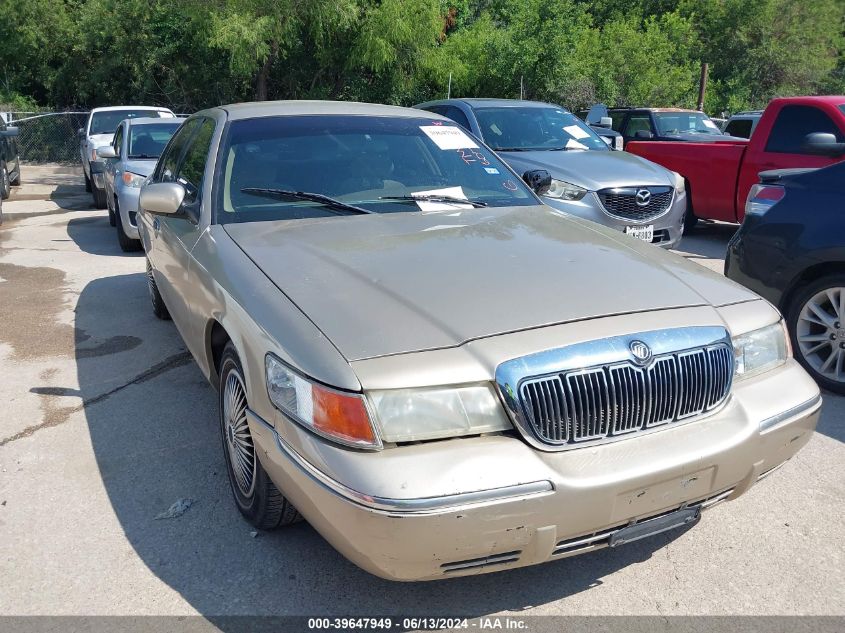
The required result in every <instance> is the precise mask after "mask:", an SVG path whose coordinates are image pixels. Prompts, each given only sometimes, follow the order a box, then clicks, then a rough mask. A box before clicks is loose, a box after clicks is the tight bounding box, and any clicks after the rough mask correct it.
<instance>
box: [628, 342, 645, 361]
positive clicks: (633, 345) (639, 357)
mask: <svg viewBox="0 0 845 633" xmlns="http://www.w3.org/2000/svg"><path fill="white" fill-rule="evenodd" d="M628 349H630V350H631V354H632V355H633V356H634V362H636V363H637V365H645V364H646V363H648V361H650V360H651V348H650V347H649V346H648V345H646V344H645V343H643V342H642V341H631V342H630V344H629V345H628Z"/></svg>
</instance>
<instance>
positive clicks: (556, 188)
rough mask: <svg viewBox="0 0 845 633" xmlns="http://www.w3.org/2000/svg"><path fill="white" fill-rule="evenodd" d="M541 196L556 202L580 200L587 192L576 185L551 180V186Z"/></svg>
mask: <svg viewBox="0 0 845 633" xmlns="http://www.w3.org/2000/svg"><path fill="white" fill-rule="evenodd" d="M543 195H544V196H547V197H549V198H557V199H558V200H580V199H581V198H583V197H584V196H585V195H587V190H586V189H584V188H583V187H579V186H578V185H573V184H572V183H569V182H564V181H563V180H555V179H554V178H552V186H551V187H549V190H548V191H547V192H546V193H544V194H543Z"/></svg>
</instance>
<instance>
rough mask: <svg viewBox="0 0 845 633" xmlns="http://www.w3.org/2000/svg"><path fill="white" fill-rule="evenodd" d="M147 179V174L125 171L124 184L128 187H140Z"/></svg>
mask: <svg viewBox="0 0 845 633" xmlns="http://www.w3.org/2000/svg"><path fill="white" fill-rule="evenodd" d="M146 179H147V177H146V176H141V175H140V174H133V173H132V172H131V171H125V172H123V184H124V185H126V186H127V187H140V186H141V185H143V184H144V181H145V180H146Z"/></svg>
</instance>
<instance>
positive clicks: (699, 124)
mask: <svg viewBox="0 0 845 633" xmlns="http://www.w3.org/2000/svg"><path fill="white" fill-rule="evenodd" d="M654 118H655V119H656V120H657V132H658V134H660V135H661V136H662V135H671V134H717V135H720V136H721V134H722V131H721V130H720V129H719V126H718V125H716V124H715V123H714V122H713V121H711V120H710V117H708V116H707V115H706V114H703V113H701V112H655V113H654Z"/></svg>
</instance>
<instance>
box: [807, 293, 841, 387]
mask: <svg viewBox="0 0 845 633" xmlns="http://www.w3.org/2000/svg"><path fill="white" fill-rule="evenodd" d="M795 334H796V339H797V340H798V349H799V351H800V352H801V355H802V356H803V357H804V359H805V360H806V361H807V363H808V364H809V365H810V367H812V368H813V369H814V370H816V371H817V372H818V373H819V374H821V375H822V376H824V377H825V378H828V379H829V380H834V381H836V382H843V381H845V288H827V289H826V290H822V291H821V292H819V293H818V294H816V295H814V296H813V297H812V298H811V299H810V300H809V301H808V302H807V303H806V304H804V307H803V308H802V309H801V313H800V314H799V315H798V323H797V324H796V332H795Z"/></svg>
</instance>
